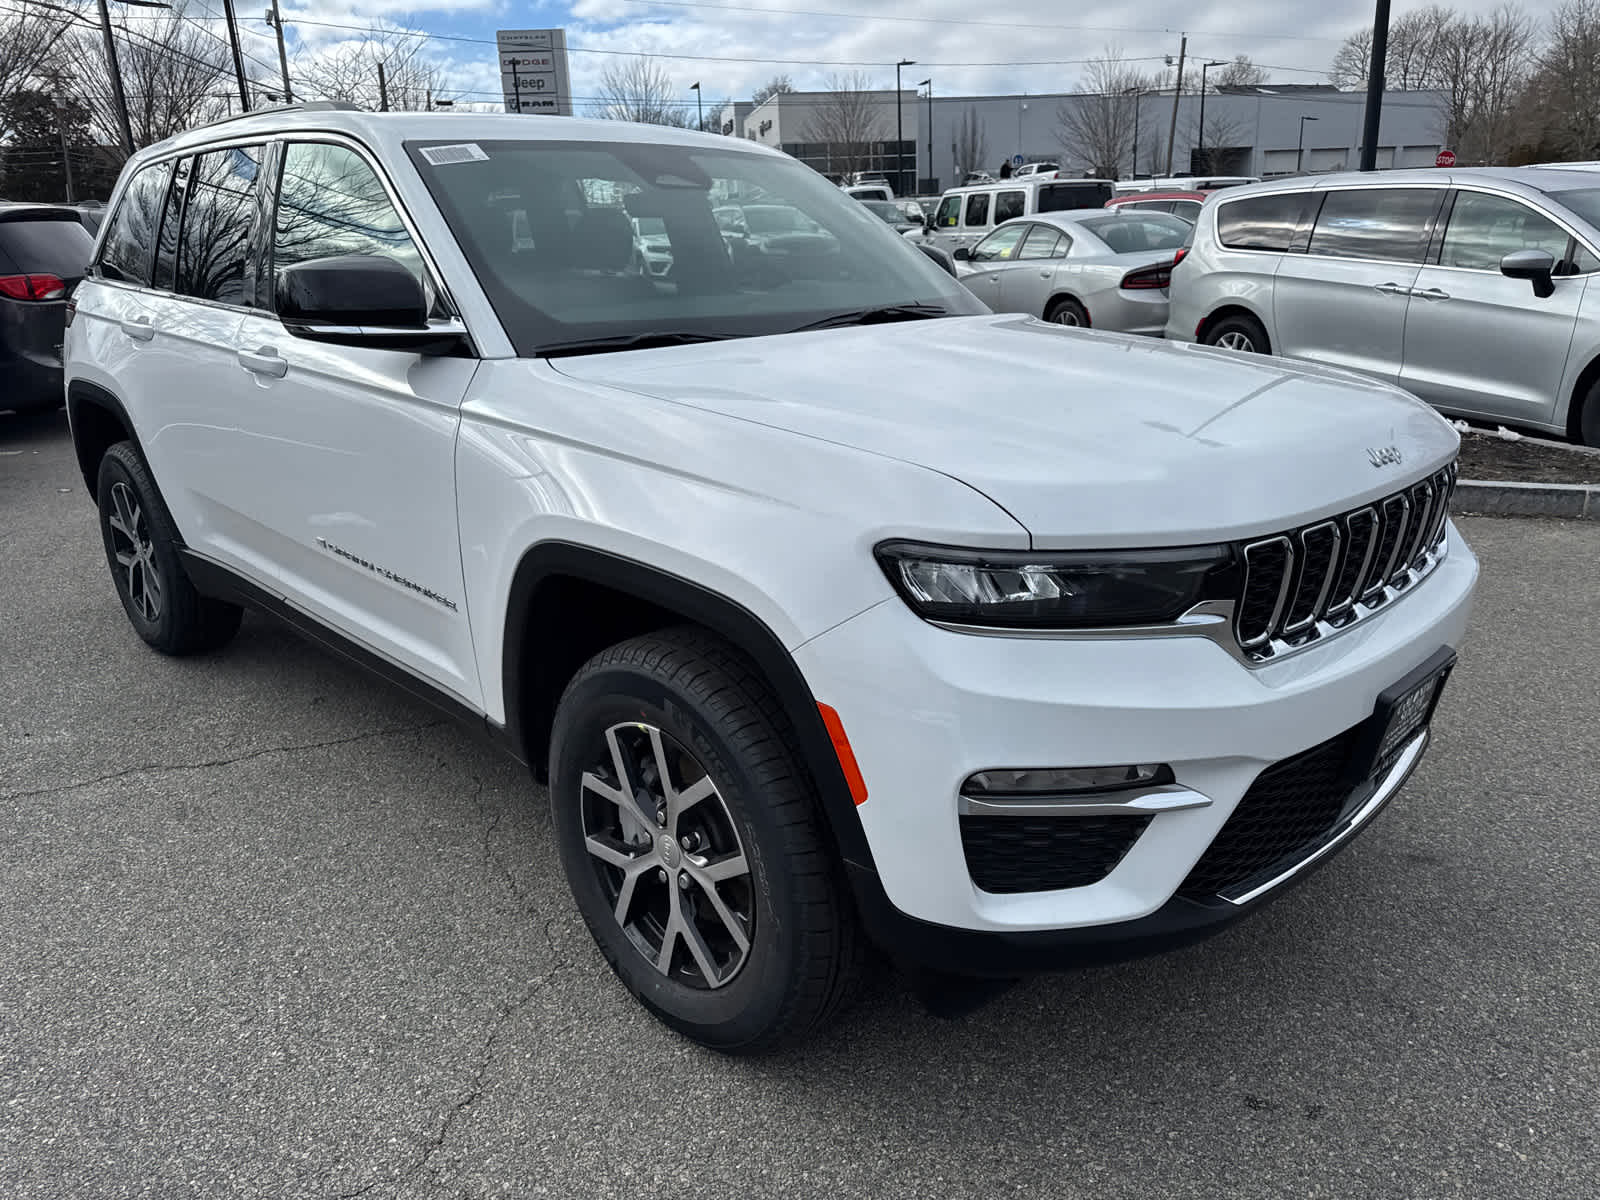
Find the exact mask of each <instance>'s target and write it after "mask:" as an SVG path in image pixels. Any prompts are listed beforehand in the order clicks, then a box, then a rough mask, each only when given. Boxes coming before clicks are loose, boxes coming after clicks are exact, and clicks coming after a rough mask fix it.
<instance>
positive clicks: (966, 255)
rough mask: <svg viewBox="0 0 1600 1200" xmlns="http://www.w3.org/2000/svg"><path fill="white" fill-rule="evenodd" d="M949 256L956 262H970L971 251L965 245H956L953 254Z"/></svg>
mask: <svg viewBox="0 0 1600 1200" xmlns="http://www.w3.org/2000/svg"><path fill="white" fill-rule="evenodd" d="M951 257H952V258H954V259H955V260H956V261H957V262H971V261H972V251H971V250H970V249H968V248H967V247H966V246H957V247H956V252H955V254H953V255H952V256H951Z"/></svg>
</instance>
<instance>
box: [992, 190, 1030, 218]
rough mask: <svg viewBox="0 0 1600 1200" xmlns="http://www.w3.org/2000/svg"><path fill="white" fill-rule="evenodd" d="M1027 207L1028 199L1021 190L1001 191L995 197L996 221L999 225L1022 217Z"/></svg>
mask: <svg viewBox="0 0 1600 1200" xmlns="http://www.w3.org/2000/svg"><path fill="white" fill-rule="evenodd" d="M1026 207H1027V201H1026V198H1025V197H1024V196H1023V194H1022V193H1021V192H1001V193H1000V194H999V195H998V196H996V197H995V198H994V223H995V224H996V225H998V224H1000V222H1001V221H1009V220H1011V218H1012V217H1020V216H1021V215H1022V213H1023V210H1024V209H1025V208H1026Z"/></svg>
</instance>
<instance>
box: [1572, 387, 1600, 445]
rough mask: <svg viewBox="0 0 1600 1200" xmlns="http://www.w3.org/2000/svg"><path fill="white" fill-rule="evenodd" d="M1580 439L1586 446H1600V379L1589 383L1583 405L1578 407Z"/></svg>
mask: <svg viewBox="0 0 1600 1200" xmlns="http://www.w3.org/2000/svg"><path fill="white" fill-rule="evenodd" d="M1577 425H1578V429H1577V433H1578V440H1579V441H1580V442H1582V443H1583V444H1584V445H1585V446H1596V447H1600V380H1596V381H1595V382H1594V383H1592V384H1590V385H1589V390H1588V392H1587V393H1585V394H1584V397H1583V407H1581V408H1580V409H1578V422H1577Z"/></svg>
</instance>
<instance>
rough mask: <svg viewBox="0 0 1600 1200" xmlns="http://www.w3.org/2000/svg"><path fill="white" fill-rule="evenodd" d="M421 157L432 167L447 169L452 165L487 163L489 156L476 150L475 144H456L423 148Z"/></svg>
mask: <svg viewBox="0 0 1600 1200" xmlns="http://www.w3.org/2000/svg"><path fill="white" fill-rule="evenodd" d="M422 157H423V158H425V159H427V160H428V164H429V165H430V166H434V167H447V166H449V165H450V164H452V163H464V162H488V161H489V156H488V155H487V154H485V153H484V152H483V151H482V150H480V149H479V148H478V144H477V143H476V142H457V143H456V144H455V145H453V146H424V147H422Z"/></svg>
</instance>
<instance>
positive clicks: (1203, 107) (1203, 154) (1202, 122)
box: [1199, 60, 1228, 174]
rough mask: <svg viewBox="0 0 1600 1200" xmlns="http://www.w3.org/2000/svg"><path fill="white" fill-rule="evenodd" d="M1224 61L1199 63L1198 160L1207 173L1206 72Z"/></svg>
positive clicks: (1209, 154)
mask: <svg viewBox="0 0 1600 1200" xmlns="http://www.w3.org/2000/svg"><path fill="white" fill-rule="evenodd" d="M1227 65H1228V64H1227V63H1225V62H1217V61H1215V60H1213V61H1211V62H1208V63H1201V64H1200V139H1199V140H1200V161H1201V162H1202V163H1203V164H1205V171H1206V173H1207V174H1209V173H1210V171H1211V151H1209V150H1207V149H1206V72H1207V71H1209V70H1210V69H1211V68H1212V67H1225V66H1227Z"/></svg>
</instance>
